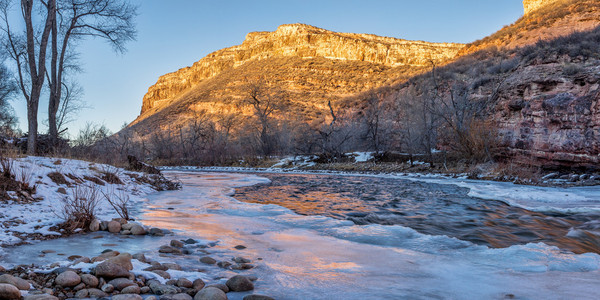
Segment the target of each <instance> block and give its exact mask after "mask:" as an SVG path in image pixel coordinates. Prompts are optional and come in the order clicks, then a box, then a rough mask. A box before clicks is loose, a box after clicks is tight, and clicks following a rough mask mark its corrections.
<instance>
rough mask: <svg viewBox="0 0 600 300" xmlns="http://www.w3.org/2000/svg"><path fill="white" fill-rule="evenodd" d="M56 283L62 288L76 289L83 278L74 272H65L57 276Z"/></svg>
mask: <svg viewBox="0 0 600 300" xmlns="http://www.w3.org/2000/svg"><path fill="white" fill-rule="evenodd" d="M54 282H55V283H56V284H57V285H60V286H62V287H74V286H76V285H78V284H79V283H81V277H79V275H77V273H75V272H73V271H65V272H62V273H60V274H59V275H58V276H56V279H55V280H54Z"/></svg>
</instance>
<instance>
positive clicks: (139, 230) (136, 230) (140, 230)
mask: <svg viewBox="0 0 600 300" xmlns="http://www.w3.org/2000/svg"><path fill="white" fill-rule="evenodd" d="M131 234H133V235H144V234H146V229H144V227H143V226H141V225H139V224H134V225H133V226H132V227H131Z"/></svg>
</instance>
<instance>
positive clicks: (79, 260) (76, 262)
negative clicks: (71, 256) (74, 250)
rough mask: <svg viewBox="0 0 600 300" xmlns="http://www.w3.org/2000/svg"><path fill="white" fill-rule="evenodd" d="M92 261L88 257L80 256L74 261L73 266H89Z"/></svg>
mask: <svg viewBox="0 0 600 300" xmlns="http://www.w3.org/2000/svg"><path fill="white" fill-rule="evenodd" d="M91 261H92V260H91V259H90V258H89V257H86V256H82V257H80V258H78V259H76V260H74V261H73V265H76V264H78V263H86V264H89V263H90V262H91Z"/></svg>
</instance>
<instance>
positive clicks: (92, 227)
mask: <svg viewBox="0 0 600 300" xmlns="http://www.w3.org/2000/svg"><path fill="white" fill-rule="evenodd" d="M98 230H100V221H98V219H93V220H92V222H91V223H90V231H91V232H95V231H98Z"/></svg>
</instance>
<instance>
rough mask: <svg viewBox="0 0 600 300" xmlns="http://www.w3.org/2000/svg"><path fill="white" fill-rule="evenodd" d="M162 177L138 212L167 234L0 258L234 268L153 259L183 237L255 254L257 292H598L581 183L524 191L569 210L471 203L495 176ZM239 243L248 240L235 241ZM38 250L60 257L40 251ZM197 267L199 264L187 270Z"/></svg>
mask: <svg viewBox="0 0 600 300" xmlns="http://www.w3.org/2000/svg"><path fill="white" fill-rule="evenodd" d="M169 175H170V176H177V177H178V178H179V179H180V180H181V181H182V182H183V184H184V186H183V189H182V190H180V191H168V192H161V193H156V194H153V195H150V196H149V197H148V201H147V204H146V205H145V206H144V207H142V208H141V209H140V210H139V211H136V212H135V216H136V218H137V219H138V220H139V221H141V222H142V223H144V224H145V225H148V226H153V227H160V228H166V229H170V230H173V231H174V233H175V236H170V237H164V238H155V237H141V238H135V237H132V238H122V237H118V236H115V235H109V234H104V235H103V237H102V238H101V239H94V234H88V235H82V236H74V237H71V238H68V239H59V240H54V241H44V242H40V243H38V244H35V245H26V246H20V247H17V248H14V249H13V250H14V251H8V255H7V256H5V257H3V258H2V259H3V260H4V261H5V262H9V263H13V264H17V263H23V262H24V261H27V262H29V261H31V262H35V263H40V264H41V263H50V262H53V261H56V259H57V258H58V257H57V254H64V256H63V257H66V256H68V255H72V254H78V255H86V256H93V255H98V253H99V252H100V251H102V250H103V249H104V248H112V249H115V250H118V251H129V252H132V253H133V252H138V251H141V252H144V253H146V254H147V255H148V256H149V257H151V258H154V259H158V260H159V261H160V262H166V261H169V260H171V261H175V262H177V263H179V264H181V265H182V266H183V271H184V272H196V273H194V274H200V275H194V276H198V277H202V278H204V279H205V280H207V281H209V282H211V283H212V282H215V281H221V282H222V281H223V280H224V279H223V278H227V277H230V276H231V275H233V274H235V273H237V272H239V271H232V270H223V269H219V268H217V267H214V266H208V267H207V266H205V265H201V264H199V263H198V258H199V256H203V255H206V254H204V253H203V252H202V251H201V250H202V249H197V251H196V252H194V253H193V254H190V255H185V256H181V257H171V256H166V257H161V256H158V255H157V252H156V250H157V249H158V247H159V246H160V245H163V244H165V243H167V242H168V240H169V239H171V238H181V239H184V238H188V237H192V238H195V239H198V240H199V241H200V244H202V245H205V244H208V245H214V247H210V248H206V249H205V250H204V251H208V252H209V255H211V256H213V257H214V258H216V259H217V260H230V259H231V257H233V256H244V257H247V258H250V259H252V261H253V263H254V264H255V265H256V268H254V269H252V270H250V271H242V272H246V273H245V274H251V275H256V276H257V277H258V278H259V279H258V281H257V282H256V290H255V292H256V293H259V294H266V295H270V296H273V297H275V298H276V299H507V298H510V299H512V298H514V299H597V296H598V286H600V271H599V269H600V256H599V255H598V254H596V253H594V252H597V244H594V243H596V241H597V240H596V239H594V238H591V240H589V241H588V240H586V239H585V238H581V237H580V238H574V237H577V236H588V235H591V236H594V233H595V231H594V230H595V229H594V226H596V225H594V224H597V219H594V220H592V219H593V216H594V213H593V211H594V209H591V210H590V209H587V207H589V206H590V205H597V204H598V203H597V202H598V201H597V200H600V199H597V195H598V194H594V193H595V192H596V190H593V189H589V190H581V191H582V192H584V193H585V195H588V196H585V195H583V196H582V195H578V194H577V193H574V192H569V191H563V190H552V189H547V190H536V189H534V192H535V193H536V194H539V193H545V194H544V195H549V197H550V196H552V195H561V197H563V198H564V197H570V198H575V197H579V198H577V199H583V200H586V199H591V200H590V201H591V202H589V203H586V206H585V207H584V206H582V205H577V206H576V207H573V203H571V202H570V203H568V204H566V205H567V206H568V208H569V209H576V210H578V211H581V212H580V213H562V214H559V213H543V212H533V211H531V210H526V209H521V208H516V207H513V206H509V205H506V204H504V202H506V201H507V199H508V198H503V197H505V196H502V195H501V194H502V193H501V192H498V193H494V194H495V195H498V197H500V196H502V197H500V198H502V199H501V200H503V201H504V202H499V201H495V200H484V199H482V198H481V197H477V198H476V197H473V193H474V192H477V193H479V194H482V191H483V190H485V191H489V190H492V189H493V187H496V188H498V190H508V189H521V187H513V186H511V185H498V184H496V183H485V182H481V183H473V184H472V183H469V185H471V188H466V187H464V186H463V187H459V186H460V185H461V184H460V183H459V182H451V181H449V180H446V179H436V180H433V181H431V180H430V181H429V182H428V181H427V180H416V181H415V180H406V179H398V178H384V177H377V176H375V177H368V176H365V177H357V176H338V175H285V174H284V175H280V174H259V175H254V174H234V173H202V172H171V173H169ZM265 177H268V178H270V179H267V178H265ZM442 183H444V184H442ZM447 183H452V184H447ZM526 190H527V191H531V190H532V189H531V188H527V189H526ZM576 191H579V190H576ZM589 195H591V196H589ZM523 196H524V192H521V193H520V194H519V195H518V196H515V197H513V198H514V199H515V201H517V200H519V199H521V198H523ZM506 197H508V196H506ZM511 197H512V196H511ZM590 197H591V198H590ZM555 198H556V197H555ZM523 199H525V198H523ZM527 199H530V200H531V201H530V202H532V201H533V202H535V201H542V200H543V199H542V200H539V199H538V198H535V199H534V198H532V197H529V196H528V197H527ZM536 199H538V200H536ZM556 199H558V198H556ZM239 200H243V201H239ZM534 200H535V201H534ZM519 201H520V200H519ZM251 202H254V203H251ZM530 202H528V203H530ZM542 202H543V201H542ZM546 204H547V203H546ZM599 207H600V206H599ZM584 208H585V209H584ZM584 211H586V213H584ZM587 211H589V213H587ZM240 244H241V245H244V246H246V247H247V248H246V249H244V250H236V249H234V248H233V246H235V245H240ZM498 247H500V248H498ZM48 248H51V249H54V250H56V251H57V254H52V255H47V256H45V257H38V256H37V255H38V254H39V253H40V251H41V249H48ZM573 252H578V253H583V252H587V253H583V254H574V253H573ZM198 269H203V270H201V271H202V272H200V273H198V272H197V271H198ZM173 276H177V274H173ZM182 276H183V275H182ZM185 276H189V274H185ZM244 295H245V293H229V294H228V297H229V299H233V300H235V299H242V297H243V296H244Z"/></svg>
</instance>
